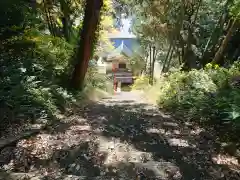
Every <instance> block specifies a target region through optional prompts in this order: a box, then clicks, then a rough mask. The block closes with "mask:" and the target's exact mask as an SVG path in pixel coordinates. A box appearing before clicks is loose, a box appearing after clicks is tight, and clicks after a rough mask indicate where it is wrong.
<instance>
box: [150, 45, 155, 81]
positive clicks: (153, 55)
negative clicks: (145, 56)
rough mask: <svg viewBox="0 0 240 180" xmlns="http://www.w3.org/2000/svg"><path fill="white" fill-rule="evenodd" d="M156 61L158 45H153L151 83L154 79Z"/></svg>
mask: <svg viewBox="0 0 240 180" xmlns="http://www.w3.org/2000/svg"><path fill="white" fill-rule="evenodd" d="M155 61H156V47H155V46H153V48H152V66H151V77H150V84H151V85H153V79H154V68H155V67H154V65H155Z"/></svg>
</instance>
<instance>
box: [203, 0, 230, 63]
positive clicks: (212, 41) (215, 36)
mask: <svg viewBox="0 0 240 180" xmlns="http://www.w3.org/2000/svg"><path fill="white" fill-rule="evenodd" d="M229 3H230V1H229V0H228V1H227V2H226V3H225V5H224V10H223V12H222V13H221V16H220V17H219V19H218V22H217V24H216V26H215V28H214V30H213V31H212V34H211V36H210V37H209V39H208V42H207V44H206V46H205V48H204V52H203V56H202V61H201V62H202V65H205V64H207V63H208V62H209V59H211V58H212V56H213V55H214V53H215V49H216V46H217V44H218V40H219V37H220V36H221V35H222V32H223V26H224V23H225V21H226V20H227V14H228V5H229ZM210 47H211V48H210ZM209 48H210V50H209V51H208V49H209Z"/></svg>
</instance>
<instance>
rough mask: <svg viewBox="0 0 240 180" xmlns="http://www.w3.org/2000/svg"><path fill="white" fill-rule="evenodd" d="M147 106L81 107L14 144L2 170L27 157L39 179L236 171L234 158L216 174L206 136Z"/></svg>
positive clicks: (206, 175) (199, 176)
mask: <svg viewBox="0 0 240 180" xmlns="http://www.w3.org/2000/svg"><path fill="white" fill-rule="evenodd" d="M130 94H131V93H130ZM130 94H129V95H130ZM129 95H128V96H127V97H125V98H128V97H129ZM135 98H136V95H135ZM113 99H114V100H113ZM109 101H111V103H110V104H111V105H110V106H109ZM125 101H126V102H125ZM132 101H133V102H134V103H132ZM147 106H149V104H148V105H145V104H143V103H139V102H138V101H137V99H134V98H132V99H131V101H128V100H127V99H124V96H123V97H121V98H120V97H118V96H113V98H112V99H105V100H104V101H101V102H98V103H95V104H89V105H86V106H85V107H84V109H79V111H78V112H77V110H75V111H76V112H77V113H75V114H73V115H70V116H68V117H62V120H61V121H60V122H59V123H58V124H55V125H53V126H52V127H48V128H47V129H46V130H45V131H43V132H42V133H41V134H39V135H37V136H36V137H34V138H30V139H29V140H24V141H21V142H19V143H18V146H17V148H16V149H15V151H14V152H15V159H14V161H11V162H10V163H9V164H8V165H6V166H4V168H5V169H6V170H7V169H9V168H12V169H19V167H20V166H23V167H24V162H25V160H26V159H27V161H29V164H28V165H27V169H28V170H31V171H33V172H36V173H37V172H38V173H40V174H43V175H44V176H45V177H51V176H53V175H54V176H55V177H56V176H57V174H58V177H61V178H63V177H66V178H68V177H70V175H71V176H72V177H79V176H84V177H93V176H94V177H98V176H99V177H101V178H102V179H101V180H103V179H104V180H107V179H109V177H121V178H123V179H126V180H129V179H134V180H135V179H136V177H137V176H141V177H145V178H152V179H161V180H162V179H166V180H168V179H176V180H180V179H194V178H195V179H196V180H206V179H217V178H218V177H219V174H221V173H222V174H223V176H226V174H227V172H231V171H232V170H231V168H233V167H235V169H236V167H237V168H239V166H238V164H236V159H229V157H227V158H225V159H227V160H228V161H227V163H229V161H232V162H233V163H232V164H231V166H229V168H228V169H227V170H226V169H225V171H226V172H225V171H224V172H222V171H223V170H222V165H224V166H225V165H227V164H226V163H225V164H224V163H223V162H220V160H219V157H215V156H214V154H217V146H216V143H215V139H214V138H213V136H212V135H211V134H209V133H208V132H206V131H204V130H203V129H201V128H200V127H198V126H194V125H193V124H191V123H187V122H180V121H177V120H175V119H173V118H171V117H170V116H165V117H163V116H162V115H161V113H158V109H157V108H156V107H155V106H152V107H151V108H148V109H146V107H147ZM17 153H18V154H17ZM21 157H24V158H21ZM217 158H218V159H217ZM11 163H12V165H11ZM227 166H228V165H227ZM221 176H222V175H221Z"/></svg>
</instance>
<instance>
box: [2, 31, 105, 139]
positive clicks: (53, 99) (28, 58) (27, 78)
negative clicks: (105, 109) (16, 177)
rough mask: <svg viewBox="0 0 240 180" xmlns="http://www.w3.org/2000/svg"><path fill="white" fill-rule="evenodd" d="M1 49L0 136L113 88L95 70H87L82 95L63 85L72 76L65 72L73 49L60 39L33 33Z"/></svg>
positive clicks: (51, 116) (3, 43)
mask: <svg viewBox="0 0 240 180" xmlns="http://www.w3.org/2000/svg"><path fill="white" fill-rule="evenodd" d="M0 49H1V54H0V64H1V66H0V68H1V69H0V74H1V79H0V95H1V96H0V114H1V116H0V122H1V123H0V133H1V132H2V131H4V130H5V129H6V128H7V127H8V126H10V125H11V124H15V123H16V124H27V123H34V122H36V121H37V120H39V119H45V120H48V121H50V120H52V119H53V118H54V117H55V115H56V114H58V113H63V112H65V111H66V110H67V109H68V108H69V107H70V106H71V104H74V103H75V104H76V103H80V104H81V101H82V100H83V99H86V98H88V97H89V94H90V93H92V92H93V91H95V90H96V89H100V90H102V91H109V89H110V88H108V86H109V83H108V79H107V78H106V77H105V76H104V75H102V76H100V75H98V74H96V71H95V70H93V69H94V68H90V70H89V71H88V73H87V78H86V85H85V88H84V90H83V91H82V92H70V91H68V90H67V88H66V87H65V86H63V83H62V82H63V79H64V78H65V79H67V78H69V77H66V76H67V75H68V76H69V75H70V72H66V70H69V68H68V66H69V62H70V60H71V56H72V54H73V46H72V45H70V44H68V43H67V42H66V41H64V40H63V39H61V38H56V37H52V36H50V35H44V34H41V33H39V32H38V31H33V30H31V31H29V32H27V31H26V32H25V33H24V34H23V35H21V36H15V37H11V38H10V39H7V40H5V41H3V42H1V44H0ZM63 75H64V76H65V77H63ZM0 135H1V134H0Z"/></svg>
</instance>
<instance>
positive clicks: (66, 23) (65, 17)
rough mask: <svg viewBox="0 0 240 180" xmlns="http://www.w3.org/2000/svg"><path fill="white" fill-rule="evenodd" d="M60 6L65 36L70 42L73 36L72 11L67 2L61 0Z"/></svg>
mask: <svg viewBox="0 0 240 180" xmlns="http://www.w3.org/2000/svg"><path fill="white" fill-rule="evenodd" d="M60 6H61V11H62V24H63V30H62V31H63V36H64V38H65V39H66V41H67V42H69V41H70V36H71V25H70V14H69V11H70V10H69V6H68V4H67V2H66V0H60Z"/></svg>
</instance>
